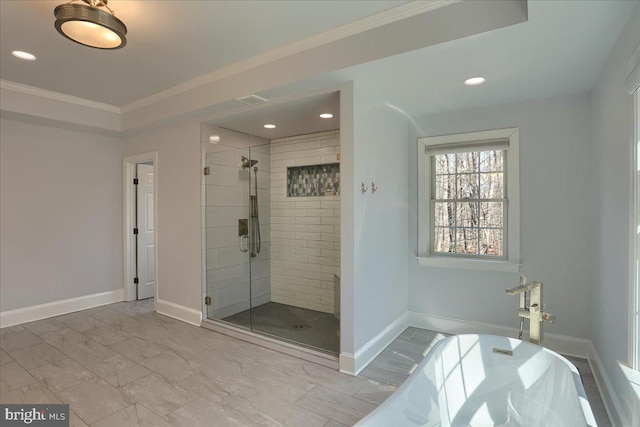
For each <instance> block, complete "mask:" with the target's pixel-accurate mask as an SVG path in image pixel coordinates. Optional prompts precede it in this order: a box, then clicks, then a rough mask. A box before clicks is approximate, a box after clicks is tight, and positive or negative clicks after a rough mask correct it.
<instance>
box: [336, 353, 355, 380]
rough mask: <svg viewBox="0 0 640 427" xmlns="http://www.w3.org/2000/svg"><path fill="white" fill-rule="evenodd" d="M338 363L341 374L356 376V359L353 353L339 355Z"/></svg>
mask: <svg viewBox="0 0 640 427" xmlns="http://www.w3.org/2000/svg"><path fill="white" fill-rule="evenodd" d="M339 363H340V372H341V373H343V374H347V375H351V376H354V377H355V376H356V358H355V357H354V355H353V353H340V359H339Z"/></svg>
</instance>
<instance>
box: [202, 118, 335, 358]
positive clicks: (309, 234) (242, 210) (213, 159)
mask: <svg viewBox="0 0 640 427" xmlns="http://www.w3.org/2000/svg"><path fill="white" fill-rule="evenodd" d="M213 134H215V135H216V138H214V139H215V140H216V142H217V143H216V144H213V143H210V142H209V141H211V138H210V136H211V135H213ZM202 146H203V168H204V170H205V175H204V176H203V180H204V185H203V219H204V221H203V240H204V245H203V264H204V268H203V282H204V283H205V289H204V292H205V297H206V298H205V301H206V306H205V307H204V308H205V309H206V317H207V318H208V319H209V320H212V321H215V322H218V324H219V325H224V326H226V327H231V326H232V327H235V328H241V329H245V330H248V331H250V332H254V333H259V334H261V335H267V336H269V337H271V338H277V339H279V340H283V341H286V342H290V343H294V344H297V345H301V346H303V347H307V348H310V349H313V350H320V351H322V352H325V353H333V354H337V353H339V341H340V338H339V329H340V319H339V317H340V309H339V305H340V303H339V280H338V279H337V275H339V273H340V186H339V149H340V141H339V131H337V130H332V131H328V132H322V133H314V134H307V135H300V136H296V137H288V138H286V140H285V139H284V138H283V139H279V140H278V139H276V140H270V139H266V138H260V137H257V136H255V135H248V134H245V133H241V132H236V131H231V130H228V129H224V128H220V127H214V126H209V125H203V145H202Z"/></svg>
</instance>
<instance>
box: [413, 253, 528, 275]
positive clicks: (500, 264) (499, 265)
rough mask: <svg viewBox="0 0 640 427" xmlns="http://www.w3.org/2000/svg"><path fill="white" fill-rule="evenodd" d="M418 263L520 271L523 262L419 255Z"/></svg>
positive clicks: (508, 271) (435, 265)
mask: <svg viewBox="0 0 640 427" xmlns="http://www.w3.org/2000/svg"><path fill="white" fill-rule="evenodd" d="M416 259H417V260H418V265H424V266H427V267H441V268H455V269H462V270H479V271H501V272H505V273H518V272H520V266H521V264H518V263H515V262H511V261H503V260H501V261H492V260H485V259H465V258H445V257H435V256H430V257H427V256H417V257H416Z"/></svg>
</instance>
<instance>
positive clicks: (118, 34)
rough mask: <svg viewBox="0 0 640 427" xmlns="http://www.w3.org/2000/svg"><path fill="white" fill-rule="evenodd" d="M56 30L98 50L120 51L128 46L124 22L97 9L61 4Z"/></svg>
mask: <svg viewBox="0 0 640 427" xmlns="http://www.w3.org/2000/svg"><path fill="white" fill-rule="evenodd" d="M54 15H55V17H56V23H55V27H56V30H58V32H59V33H60V34H62V35H63V36H64V37H66V38H68V39H69V40H72V41H74V42H76V43H80V44H82V45H85V46H89V47H94V48H97V49H120V48H122V47H124V46H125V45H126V44H127V39H126V37H125V36H126V34H127V27H126V26H125V25H124V23H123V22H122V21H120V20H119V19H118V18H116V17H115V16H113V15H112V14H110V13H108V12H105V11H104V10H101V9H98V8H96V7H91V6H87V5H83V4H69V3H67V4H61V5H60V6H58V7H56V8H55V10H54Z"/></svg>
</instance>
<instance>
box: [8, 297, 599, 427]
mask: <svg viewBox="0 0 640 427" xmlns="http://www.w3.org/2000/svg"><path fill="white" fill-rule="evenodd" d="M442 338H444V335H443V334H439V333H437V332H433V331H427V330H422V329H416V328H408V329H407V330H405V331H404V332H403V333H402V334H401V335H400V336H399V337H398V338H397V339H396V340H395V341H394V342H393V343H392V344H391V345H389V347H387V348H386V349H385V350H384V351H383V352H382V353H380V355H379V356H378V357H377V358H376V359H375V360H374V361H373V362H372V363H371V364H370V365H369V366H368V367H367V368H366V369H365V370H364V371H363V372H362V373H361V374H360V375H359V376H358V377H351V376H348V375H344V374H340V373H339V372H336V371H334V370H332V369H329V368H325V367H323V366H320V365H316V364H314V363H311V362H307V361H304V360H300V359H297V358H294V357H291V356H288V355H286V354H282V353H278V352H275V351H273V350H269V349H267V348H263V347H259V346H256V345H254V344H250V343H248V342H244V341H240V340H237V339H235V338H232V337H229V336H226V335H221V334H218V333H216V332H213V331H210V330H207V329H204V328H198V327H195V326H191V325H187V324H185V323H182V322H180V321H177V320H174V319H171V318H168V317H165V316H162V315H159V314H156V313H154V312H153V300H144V301H136V302H130V303H117V304H112V305H109V306H104V307H98V308H94V309H89V310H84V311H81V312H77V313H72V314H68V315H64V316H59V317H57V318H52V319H46V320H41V321H38V322H33V323H30V324H24V325H19V326H13V327H9V328H5V329H2V330H0V361H1V363H0V402H3V403H62V402H64V403H69V404H70V409H71V415H70V417H71V426H100V427H109V426H114V427H127V426H151V427H153V426H158V427H169V426H174V427H176V426H188V427H192V426H230V425H237V426H305V427H306V426H310V427H313V426H318V427H341V426H342V427H343V426H348V425H353V424H354V423H355V422H357V421H358V420H359V419H361V418H362V417H364V416H365V415H367V414H368V413H369V412H371V411H372V410H373V409H374V408H376V407H377V406H378V405H379V404H380V403H382V402H383V401H384V400H385V399H386V398H387V397H388V396H390V395H391V394H392V393H393V392H394V391H395V390H396V389H397V387H398V386H399V385H400V384H402V382H403V381H404V380H405V379H406V378H407V376H408V375H409V373H410V372H411V370H412V369H413V368H414V367H415V366H416V365H417V364H418V363H419V362H420V360H422V358H423V357H424V354H426V352H427V351H428V350H429V348H430V347H431V346H433V345H434V344H435V343H436V342H437V341H438V340H440V339H442ZM573 361H574V363H575V364H576V365H578V367H579V369H580V371H581V372H582V375H583V378H584V380H585V389H586V390H587V393H588V395H589V399H590V401H591V405H592V407H593V408H594V412H595V413H596V417H597V418H598V422H599V425H601V426H607V425H608V420H606V414H604V412H603V411H604V408H603V407H602V402H601V401H600V397H599V395H598V391H597V388H596V387H595V384H594V382H593V376H592V375H591V372H590V370H589V365H588V363H586V362H585V361H584V360H580V359H575V360H573ZM603 416H604V418H602V417H603Z"/></svg>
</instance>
